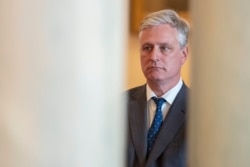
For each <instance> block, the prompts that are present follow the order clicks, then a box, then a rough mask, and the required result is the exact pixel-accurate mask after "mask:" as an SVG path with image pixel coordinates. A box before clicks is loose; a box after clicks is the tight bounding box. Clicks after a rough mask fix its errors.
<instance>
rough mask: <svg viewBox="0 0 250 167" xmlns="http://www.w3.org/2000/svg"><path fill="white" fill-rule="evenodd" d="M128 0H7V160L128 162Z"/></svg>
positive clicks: (68, 165)
mask: <svg viewBox="0 0 250 167" xmlns="http://www.w3.org/2000/svg"><path fill="white" fill-rule="evenodd" d="M127 15H128V4H127V1H126V0H120V1H117V0H106V1H103V0H91V1H87V0H64V1H61V0H22V1H20V0H1V1H0V23H1V26H0V148H1V149H0V166H1V167H121V166H123V163H124V155H123V152H124V138H125V136H124V135H125V129H124V128H125V126H124V123H125V113H124V112H125V107H124V104H123V103H122V100H123V99H122V97H121V96H120V95H121V92H122V90H123V84H124V82H125V81H124V78H125V77H124V69H123V68H124V67H125V66H124V60H125V58H124V56H125V55H126V38H127V36H128V34H127V27H128V25H127V24H128V17H127Z"/></svg>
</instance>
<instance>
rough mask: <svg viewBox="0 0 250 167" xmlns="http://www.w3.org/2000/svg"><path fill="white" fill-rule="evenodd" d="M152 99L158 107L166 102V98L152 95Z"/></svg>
mask: <svg viewBox="0 0 250 167" xmlns="http://www.w3.org/2000/svg"><path fill="white" fill-rule="evenodd" d="M152 99H153V100H154V102H155V104H156V106H157V107H159V106H162V104H163V103H164V102H166V100H165V99H164V98H157V97H152Z"/></svg>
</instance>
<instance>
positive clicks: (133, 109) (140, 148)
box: [129, 86, 147, 166]
mask: <svg viewBox="0 0 250 167" xmlns="http://www.w3.org/2000/svg"><path fill="white" fill-rule="evenodd" d="M129 106H130V108H129V111H130V115H129V120H130V129H131V134H132V140H133V143H134V147H135V152H136V155H137V157H138V161H139V164H140V166H144V163H145V159H146V151H147V150H146V149H147V143H146V136H147V108H146V107H147V102H146V89H145V86H144V87H142V88H141V89H138V90H137V91H136V92H134V93H133V94H132V100H131V101H130V104H129Z"/></svg>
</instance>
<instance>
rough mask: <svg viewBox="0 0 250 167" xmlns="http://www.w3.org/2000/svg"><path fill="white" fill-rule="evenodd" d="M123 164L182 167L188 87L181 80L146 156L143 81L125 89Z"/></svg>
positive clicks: (141, 166)
mask: <svg viewBox="0 0 250 167" xmlns="http://www.w3.org/2000/svg"><path fill="white" fill-rule="evenodd" d="M126 93H127V111H128V124H127V125H128V127H127V130H128V133H127V161H126V163H127V164H126V166H127V167H186V166H187V165H186V126H185V120H186V110H187V105H186V104H187V94H188V88H187V86H186V85H185V84H183V86H182V88H181V90H180V91H179V93H178V94H177V96H176V98H175V100H174V102H173V104H172V105H171V107H170V109H169V112H168V114H167V116H166V118H165V119H164V122H163V124H162V127H161V129H160V132H159V134H158V136H157V139H156V141H155V144H154V146H153V148H152V150H151V152H150V154H149V155H148V156H147V131H148V127H147V99H146V85H143V86H139V87H136V88H133V89H130V90H128V91H127V92H126Z"/></svg>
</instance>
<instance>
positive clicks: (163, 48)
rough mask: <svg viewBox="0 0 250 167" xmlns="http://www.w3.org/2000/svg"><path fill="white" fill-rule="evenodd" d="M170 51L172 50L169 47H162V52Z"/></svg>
mask: <svg viewBox="0 0 250 167" xmlns="http://www.w3.org/2000/svg"><path fill="white" fill-rule="evenodd" d="M169 49H170V48H169V47H167V46H161V47H160V50H161V51H163V52H165V51H168V50H169Z"/></svg>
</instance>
